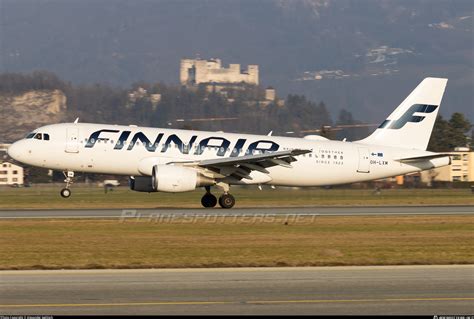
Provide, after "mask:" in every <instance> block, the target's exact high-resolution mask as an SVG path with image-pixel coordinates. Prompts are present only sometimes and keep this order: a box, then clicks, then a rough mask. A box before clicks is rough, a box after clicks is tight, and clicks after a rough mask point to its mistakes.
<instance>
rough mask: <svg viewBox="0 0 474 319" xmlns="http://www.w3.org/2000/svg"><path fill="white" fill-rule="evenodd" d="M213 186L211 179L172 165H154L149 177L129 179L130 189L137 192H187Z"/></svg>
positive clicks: (194, 171) (191, 170)
mask: <svg viewBox="0 0 474 319" xmlns="http://www.w3.org/2000/svg"><path fill="white" fill-rule="evenodd" d="M214 184H215V181H214V180H213V179H212V178H208V177H205V176H202V175H201V174H199V172H197V171H196V170H194V169H191V168H186V167H181V166H173V165H155V166H153V170H152V175H151V177H149V176H134V177H133V178H131V179H130V188H131V189H132V190H134V191H137V192H169V193H179V192H189V191H193V190H195V189H196V187H200V186H210V185H214Z"/></svg>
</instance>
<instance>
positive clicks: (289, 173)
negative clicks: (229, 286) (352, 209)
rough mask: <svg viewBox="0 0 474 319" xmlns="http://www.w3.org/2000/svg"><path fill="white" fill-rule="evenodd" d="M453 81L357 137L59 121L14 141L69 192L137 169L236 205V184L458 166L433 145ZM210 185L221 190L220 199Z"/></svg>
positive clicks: (150, 182) (170, 186)
mask: <svg viewBox="0 0 474 319" xmlns="http://www.w3.org/2000/svg"><path fill="white" fill-rule="evenodd" d="M447 81H448V80H447V79H444V78H425V79H424V80H423V81H422V82H421V83H420V84H419V85H418V86H417V87H416V88H415V89H414V90H413V91H412V92H411V93H410V95H408V97H407V98H406V99H405V100H404V101H403V102H402V103H401V104H400V105H399V106H398V107H397V108H396V109H395V110H394V111H393V112H392V113H391V114H390V115H389V116H388V117H387V119H386V120H385V121H383V122H382V124H381V125H380V126H379V127H378V128H377V129H376V130H375V131H374V132H373V133H372V134H371V135H369V136H368V137H367V138H364V139H362V140H358V141H353V142H348V141H346V140H345V139H344V140H343V141H334V140H328V139H326V138H324V137H321V136H318V135H308V136H305V137H303V138H296V137H281V136H280V137H278V136H272V134H271V133H270V134H268V135H263V136H262V135H250V134H236V133H224V132H207V131H192V130H176V129H165V128H150V127H138V126H136V125H130V126H123V125H105V124H92V123H79V122H78V120H76V121H75V122H73V123H60V124H52V125H47V126H43V127H40V128H38V129H36V130H34V131H33V132H31V133H29V134H28V135H26V137H25V138H24V139H21V140H19V141H17V142H15V143H13V144H12V145H11V146H10V147H9V148H8V155H9V156H10V157H12V158H13V159H15V160H16V161H18V162H21V163H24V164H28V165H33V166H38V167H44V168H48V169H53V170H60V171H63V173H64V175H65V180H64V182H65V183H66V186H65V188H63V189H62V190H61V192H60V195H61V196H62V197H64V198H68V197H70V196H71V189H70V186H71V184H72V183H73V178H74V174H75V172H78V171H79V172H87V173H102V174H117V175H127V176H130V180H129V181H130V188H131V189H132V190H133V191H137V192H149V193H151V192H173V193H175V192H187V191H193V190H195V189H196V188H198V187H204V188H205V193H204V195H203V197H202V199H201V204H202V206H204V207H206V208H209V207H215V206H216V205H217V203H219V205H220V206H221V207H222V208H231V207H233V206H234V204H235V198H234V197H233V196H232V195H231V194H230V192H229V191H230V186H231V185H258V186H261V185H272V186H301V187H303V186H328V185H337V184H348V183H355V182H363V181H370V180H377V179H381V178H386V177H392V176H397V175H403V174H407V173H413V172H420V171H422V170H428V169H432V168H436V167H441V166H445V165H449V164H450V163H451V159H450V157H449V155H448V154H442V153H433V152H428V151H426V148H427V145H428V142H429V139H430V135H431V132H432V130H433V126H434V123H435V120H436V116H437V114H438V111H439V107H440V104H441V100H442V97H443V94H444V91H445V88H446V84H447ZM211 187H215V188H217V189H218V190H220V191H221V192H222V195H221V196H220V197H219V199H217V198H216V196H214V195H213V194H212V193H211Z"/></svg>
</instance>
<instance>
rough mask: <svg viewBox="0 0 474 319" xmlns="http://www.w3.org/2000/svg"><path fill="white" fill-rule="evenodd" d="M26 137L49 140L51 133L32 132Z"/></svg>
mask: <svg viewBox="0 0 474 319" xmlns="http://www.w3.org/2000/svg"><path fill="white" fill-rule="evenodd" d="M25 138H27V139H30V138H34V139H36V140H44V141H49V134H47V133H30V134H28V135H27V136H26V137H25Z"/></svg>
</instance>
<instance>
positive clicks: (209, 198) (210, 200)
mask: <svg viewBox="0 0 474 319" xmlns="http://www.w3.org/2000/svg"><path fill="white" fill-rule="evenodd" d="M201 204H202V206H204V207H206V208H211V207H214V206H216V204H217V198H216V196H214V195H212V194H211V187H210V186H206V194H204V196H203V197H202V198H201Z"/></svg>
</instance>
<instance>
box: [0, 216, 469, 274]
mask: <svg viewBox="0 0 474 319" xmlns="http://www.w3.org/2000/svg"><path fill="white" fill-rule="evenodd" d="M473 230H474V217H472V216H412V217H410V216H404V217H395V216H391V217H329V216H328V217H326V216H324V217H317V218H315V219H311V218H310V217H306V218H304V219H300V220H298V221H296V220H290V221H289V223H288V225H285V220H283V219H282V218H278V219H276V220H273V221H267V222H264V221H262V220H254V221H252V219H250V218H247V219H242V218H237V219H235V218H228V219H225V220H224V219H220V220H218V221H217V222H216V223H211V222H206V221H204V220H197V221H191V220H186V221H184V220H175V221H174V222H172V223H162V222H150V221H145V220H141V221H134V220H133V221H132V220H127V221H125V222H123V223H122V222H119V221H118V220H64V219H63V220H61V219H52V220H6V221H5V220H3V221H0V247H1V250H0V269H43V268H48V269H61V268H65V269H66V268H170V267H243V266H323V265H395V264H397V265H401V264H403V265H405V264H465V263H468V264H472V263H474V250H473V249H472V247H473V244H474V232H473Z"/></svg>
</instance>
